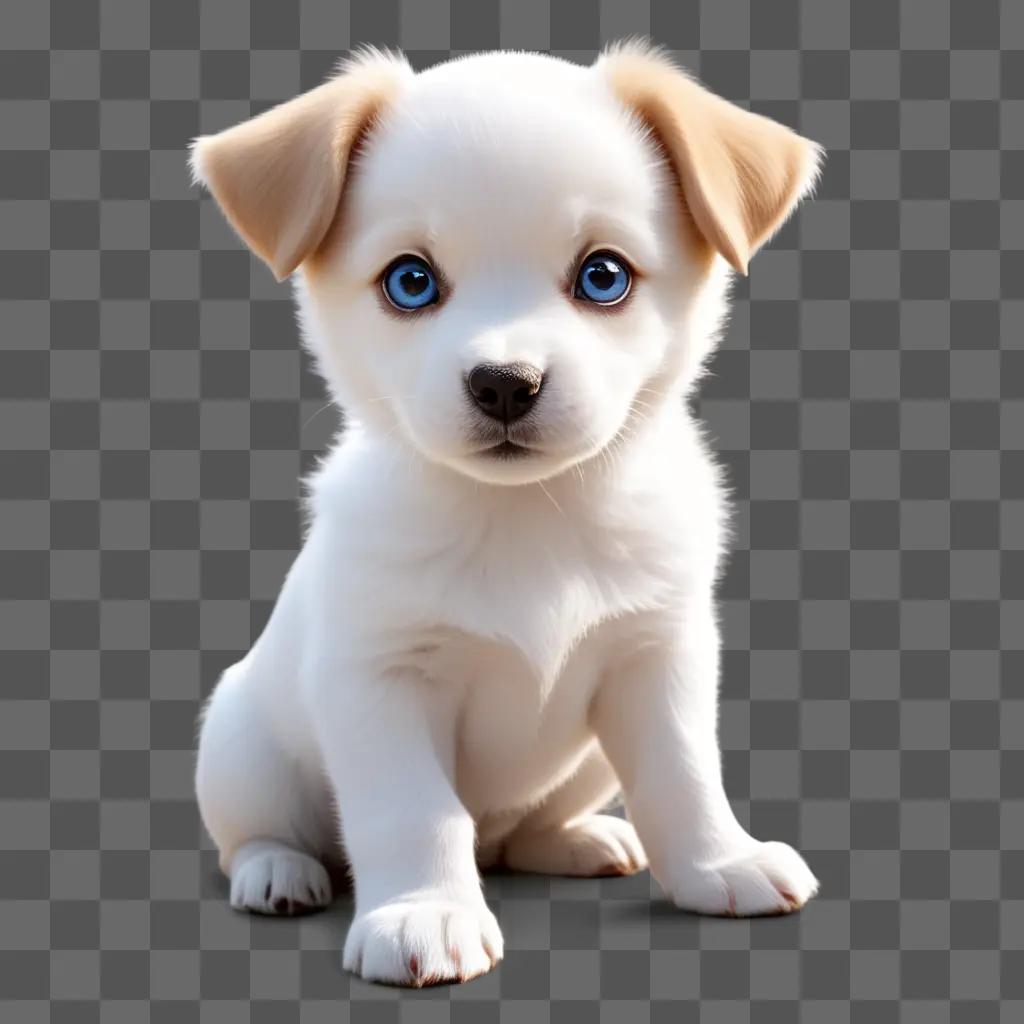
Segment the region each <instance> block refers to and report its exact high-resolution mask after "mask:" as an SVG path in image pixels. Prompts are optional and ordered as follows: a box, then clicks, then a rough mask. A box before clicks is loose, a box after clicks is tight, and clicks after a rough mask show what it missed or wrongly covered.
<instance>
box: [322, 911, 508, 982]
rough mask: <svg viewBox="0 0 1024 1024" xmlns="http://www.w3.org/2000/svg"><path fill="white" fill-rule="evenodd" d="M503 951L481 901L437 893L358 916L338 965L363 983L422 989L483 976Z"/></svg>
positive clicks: (498, 937) (491, 916)
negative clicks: (432, 896) (437, 894)
mask: <svg viewBox="0 0 1024 1024" xmlns="http://www.w3.org/2000/svg"><path fill="white" fill-rule="evenodd" d="M503 954H504V943H503V941H502V937H501V929H500V928H499V927H498V922H497V921H496V920H495V918H494V915H493V914H492V913H491V912H490V910H488V908H487V904H486V903H484V901H483V899H480V900H479V901H476V902H456V901H454V900H451V899H446V898H444V897H443V896H438V898H435V899H413V900H407V901H404V902H400V903H387V904H385V905H384V906H382V907H377V908H376V909H375V910H371V911H369V912H368V913H366V914H361V915H360V916H359V917H357V918H356V919H355V920H354V921H353V922H352V927H351V928H350V929H349V933H348V938H347V939H346V940H345V953H344V956H343V958H342V964H343V965H344V967H345V969H346V970H349V971H352V972H353V973H354V974H358V975H360V976H361V977H362V978H365V979H366V980H367V981H381V982H386V983H388V984H391V985H410V986H413V987H415V988H421V987H422V986H424V985H436V984H439V983H441V982H446V981H460V982H461V981H469V980H470V978H475V977H477V976H478V975H480V974H486V973H487V972H488V971H489V970H490V969H491V968H492V967H493V966H494V965H495V964H496V963H497V962H498V961H499V960H500V959H501V958H502V956H503Z"/></svg>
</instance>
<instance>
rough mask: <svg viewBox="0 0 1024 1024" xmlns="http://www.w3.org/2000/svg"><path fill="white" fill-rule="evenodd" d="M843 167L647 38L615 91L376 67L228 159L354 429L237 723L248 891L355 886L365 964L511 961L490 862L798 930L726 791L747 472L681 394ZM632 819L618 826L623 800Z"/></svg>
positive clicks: (436, 971) (515, 68) (228, 859)
mask: <svg viewBox="0 0 1024 1024" xmlns="http://www.w3.org/2000/svg"><path fill="white" fill-rule="evenodd" d="M818 157H819V150H818V148H817V147H816V146H815V145H813V144H812V143H810V142H808V141H806V140H804V139H802V138H800V137H799V136H797V135H795V134H794V133H793V132H791V131H790V130H789V129H787V128H785V127H783V126H781V125H779V124H776V123H775V122H773V121H770V120H767V119H766V118H764V117H760V116H758V115H755V114H752V113H749V112H747V111H744V110H742V109H740V108H738V107H735V106H733V105H731V104H729V103H727V102H726V101H724V100H722V99H719V98H717V97H715V96H713V95H711V94H710V93H708V92H706V91H704V90H703V89H702V88H701V87H700V86H699V85H697V84H696V83H695V82H694V81H693V80H691V79H690V78H688V77H687V76H686V75H685V74H684V73H682V72H681V71H680V70H678V69H677V68H676V67H674V66H673V65H672V63H671V62H670V60H669V59H667V58H666V57H665V56H664V55H662V54H661V53H660V52H658V51H654V50H651V49H649V48H646V47H645V46H642V45H639V44H628V45H623V46H619V47H617V48H613V49H611V50H609V51H607V52H605V53H604V54H603V55H602V56H601V57H600V58H599V59H598V60H597V62H596V63H595V64H594V65H593V66H592V67H589V68H584V67H580V66H576V65H574V64H570V63H567V62H564V61H561V60H557V59H554V58H551V57H548V56H542V55H537V54H525V53H489V54H484V55H478V56H472V57H468V58H464V59H458V60H453V61H451V62H449V63H446V64H442V65H440V66H438V67H434V68H431V69H430V70H428V71H426V72H423V73H420V74H415V73H414V72H413V71H412V69H411V68H410V67H409V65H408V64H407V63H406V62H405V61H404V59H402V58H401V57H399V56H394V55H390V54H385V53H381V52H377V51H367V52H364V53H362V54H361V55H359V56H356V57H355V58H354V59H352V60H351V61H350V63H348V64H347V65H345V66H344V68H343V69H342V70H341V71H340V73H339V74H338V75H337V76H336V77H334V78H332V79H331V80H330V81H328V82H327V83H325V84H324V85H322V86H320V87H319V88H316V89H314V90H312V91H311V92H309V93H306V94H305V95H302V96H300V97H298V98H297V99H295V100H292V101H291V102H288V103H285V104H283V105H281V106H278V107H276V108H274V109H273V110H270V111H268V112H266V113H264V114H261V115H259V116H258V117H255V118H253V119H252V120H250V121H248V122H246V123H244V124H241V125H238V126H236V127H233V128H229V129H228V130H226V131H223V132H221V133H220V134H218V135H213V136H210V137H204V138H200V139H198V140H197V141H196V143H195V145H194V148H193V154H192V166H193V169H194V173H195V176H196V178H197V179H198V180H199V181H201V182H202V183H203V184H205V185H206V187H207V188H208V189H209V190H210V192H212V194H213V196H214V198H215V199H216V201H217V202H218V204H219V205H220V207H221V209H222V210H223V212H224V214H225V216H226V217H227V219H228V221H229V222H230V223H231V225H232V226H233V228H234V229H235V230H236V231H237V232H238V234H239V235H240V236H241V237H242V239H244V241H245V242H246V243H247V244H248V245H249V246H250V247H251V249H252V250H253V251H254V252H255V253H256V254H257V255H258V256H260V257H261V258H262V259H263V260H264V261H265V262H266V263H267V264H268V265H269V267H270V269H271V270H272V271H273V272H274V274H275V275H276V277H277V278H278V279H283V278H285V277H287V276H289V275H291V274H293V273H294V274H295V277H294V278H293V281H294V289H295V295H296V299H297V303H298V307H299V311H300V318H301V324H302V327H303V333H304V337H305V343H306V344H307V345H308V346H309V348H310V350H311V351H312V353H313V354H314V356H315V358H316V360H317V363H318V366H319V368H320V370H321V372H322V373H323V376H324V377H325V379H326V381H327V382H328V384H329V386H330V389H331V392H332V395H333V397H334V398H336V400H337V401H338V403H340V405H341V406H343V407H344V409H345V411H346V414H347V429H346V430H345V432H344V436H342V437H341V438H340V440H339V441H338V443H337V445H336V446H335V447H334V449H333V450H332V451H331V452H330V454H328V455H327V456H326V458H325V459H324V461H323V463H322V465H321V466H320V468H319V470H318V472H317V473H316V474H315V476H314V478H313V479H312V480H311V481H310V497H309V513H310V523H309V528H308V531H307V536H306V538H305V543H304V546H303V549H302V551H301V553H300V554H299V556H298V558H297V559H296V561H295V564H294V566H293V567H292V569H291V571H290V572H289V574H288V577H287V580H286V582H285V584H284V587H283V590H282V592H281V595H280V598H279V600H278V602H277V606H276V608H275V609H274V612H273V615H272V616H271V619H270V621H269V623H268V624H267V627H266V630H265V631H264V633H263V635H262V636H261V637H260V638H259V640H257V642H256V644H255V645H254V646H253V648H252V650H251V651H250V652H249V654H248V655H247V656H246V657H245V658H244V659H243V660H242V661H240V662H239V663H238V664H236V665H234V666H232V667H231V668H229V669H228V670H227V671H226V672H225V673H224V676H223V678H222V679H221V680H220V682H219V683H218V685H217V688H216V691H215V692H214V694H213V696H212V698H211V700H210V702H209V704H208V706H207V708H206V712H205V717H204V720H203V723H202V728H201V736H200V741H199V755H198V765H197V775H196V788H197V793H198V798H199V806H200V809H201V812H202V817H203V821H204V822H205V824H206V827H207V828H208V829H209V832H210V834H211V836H212V837H213V840H214V842H215V843H216V845H217V848H218V850H219V854H220V864H221V867H222V868H223V870H224V871H225V873H226V874H228V875H229V876H230V879H231V903H232V905H233V906H235V907H238V908H240V909H247V910H251V911H256V912H261V913H294V912H296V911H298V910H301V909H306V908H312V907H319V906H323V905H324V904H326V903H327V902H328V901H329V900H330V898H331V891H330V882H329V879H328V874H327V872H326V870H325V867H324V864H325V863H327V862H328V861H330V860H331V859H332V858H333V857H335V856H340V855H341V851H342V850H343V851H344V857H345V859H346V861H347V864H348V865H349V867H350V869H351V873H352V876H353V879H354V887H355V917H354V920H353V923H352V927H351V929H350V931H349V934H348V937H347V941H346V943H345V950H344V957H343V963H344V966H345V967H346V968H348V969H349V970H351V971H354V972H355V973H357V974H360V975H362V977H364V978H367V979H372V980H376V981H382V982H391V983H396V984H400V985H422V984H426V983H430V982H438V981H448V980H459V981H464V980H466V979H468V978H472V977H474V976H476V975H479V974H482V973H484V972H485V971H487V970H489V969H490V968H491V967H492V966H493V965H494V964H495V963H496V962H497V961H498V960H500V959H501V956H502V938H501V933H500V931H499V929H498V925H497V922H496V921H495V918H494V916H493V915H492V913H491V911H490V910H489V909H488V907H487V904H486V903H485V901H484V898H483V895H482V892H481V885H480V877H479V868H480V867H483V866H487V865H490V864H494V863H497V862H500V863H503V864H505V865H507V866H508V867H509V868H511V869H514V870H519V871H533V872H543V873H550V874H559V875H579V876H597V875H620V874H621V875H625V874H629V873H630V872H634V871H638V870H640V869H641V868H643V867H645V866H646V865H647V864H649V865H650V868H651V870H652V872H653V873H654V876H655V878H656V879H657V880H658V882H659V883H660V885H661V886H662V888H663V889H664V890H665V892H666V893H667V895H668V896H669V898H670V899H672V900H673V901H674V902H675V903H676V904H677V905H678V906H679V907H683V908H686V909H688V910H693V911H698V912H701V913H706V914H726V915H748V914H777V913H786V912H788V911H791V910H794V909H796V908H798V907H800V906H801V905H802V904H803V903H804V902H805V901H806V900H807V899H808V898H810V897H811V896H812V895H813V894H814V892H815V890H816V888H817V882H816V880H815V878H814V876H813V875H812V873H811V871H810V870H809V869H808V867H807V865H806V864H805V863H804V861H803V860H802V859H801V857H800V856H799V854H797V853H796V852H795V851H794V850H792V849H791V848H790V847H789V846H786V845H784V844H782V843H779V842H759V841H758V840H756V839H754V838H752V837H751V836H750V835H748V834H747V832H746V831H745V830H744V829H743V827H742V826H741V825H740V824H739V823H738V821H737V820H736V818H735V816H734V815H733V812H732V810H731V809H730V806H729V801H728V799H727V798H726V794H725V791H724V789H723V785H722V775H721V770H720V758H719V750H718V744H717V737H716V726H717V721H716V716H717V688H718V651H719V639H718V628H717V625H716V617H715V605H714V599H713V585H714V582H715V578H716V574H717V572H718V569H719V559H720V555H721V553H722V547H723V536H724V531H725V508H724V499H723V492H722V487H721V485H720V483H719V478H718V473H717V471H716V468H715V466H714V464H713V462H712V460H711V458H710V457H709V455H708V452H707V450H706V449H705V446H704V444H703V442H702V440H701V434H700V429H699V427H698V426H697V424H695V422H694V421H693V419H692V418H691V416H690V414H689V413H688V411H687V407H686V404H685V401H684V398H685V396H686V395H687V393H688V392H689V391H690V390H691V387H692V385H693V384H694V382H695V380H696V378H697V377H698V375H699V373H700V369H701V365H702V362H703V361H704V359H705V357H706V356H707V355H708V354H709V352H710V351H711V349H712V347H713V345H714V343H715V341H716V338H717V337H718V332H719V328H720V324H721V321H722V318H723V314H724V310H725V296H726V290H727V285H728V279H729V276H730V268H731V269H732V270H736V271H739V272H740V273H743V272H745V270H746V266H747V261H748V260H749V259H750V257H751V256H752V255H753V254H754V252H755V251H756V250H757V249H758V247H759V246H760V245H761V244H762V243H763V242H764V241H765V239H767V238H768V237H769V236H770V235H771V234H772V233H773V232H774V231H775V230H776V229H777V228H778V227H779V225H780V224H781V223H782V221H783V220H784V219H785V218H786V216H787V215H788V214H789V212H790V211H791V210H792V208H793V206H794V205H795V204H796V203H797V201H798V200H799V199H800V198H801V196H802V195H803V194H804V193H805V192H806V191H807V190H808V189H809V187H810V186H811V184H812V182H813V180H814V177H815V173H816V168H817V165H818ZM620 792H621V795H622V797H623V799H624V802H625V807H626V810H627V812H628V821H625V820H622V819H620V818H617V817H614V816H611V815H606V814H602V813H601V811H602V808H605V807H606V806H607V805H608V804H609V802H610V801H612V800H613V798H615V797H616V796H617V795H618V794H619V793H620Z"/></svg>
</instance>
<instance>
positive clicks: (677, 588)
mask: <svg viewBox="0 0 1024 1024" xmlns="http://www.w3.org/2000/svg"><path fill="white" fill-rule="evenodd" d="M644 452H645V455H644V457H643V459H642V460H640V461H637V460H636V456H635V454H634V456H633V459H634V462H633V464H631V465H628V466H623V465H621V464H619V465H615V466H612V465H611V464H609V463H598V464H596V465H593V466H587V467H583V469H582V472H581V473H579V474H575V475H568V476H566V477H564V478H562V479H560V480H558V481H554V482H551V483H549V484H548V485H547V486H540V485H538V486H535V487H532V488H522V487H517V488H509V489H494V488H486V487H479V486H475V485H474V484H473V483H472V482H466V481H462V480H460V479H457V478H454V477H453V476H451V475H450V474H443V472H442V474H441V475H438V474H437V473H436V472H434V471H431V470H424V469H423V467H422V466H418V465H415V466H411V465H410V464H409V463H408V462H407V461H403V460H402V459H401V458H400V457H397V458H396V457H394V456H393V454H392V453H389V452H388V451H387V450H386V449H382V448H381V447H380V446H379V445H377V444H375V443H373V442H369V441H367V440H366V439H365V438H363V437H361V436H358V435H357V436H355V437H353V438H350V439H348V440H347V441H346V442H345V444H344V445H343V446H342V447H341V449H339V450H338V451H337V452H335V453H334V455H333V456H332V457H331V459H330V460H329V461H328V462H327V464H326V465H325V467H324V469H323V470H322V472H321V474H320V476H319V477H318V479H317V480H316V481H315V482H314V486H313V501H312V505H313V513H314V526H313V531H312V534H311V538H310V540H311V545H312V546H314V547H322V549H323V554H322V556H321V557H322V558H325V559H329V560H330V561H331V562H332V563H333V564H334V565H336V566H337V570H336V572H334V573H332V574H329V584H328V585H329V588H330V591H331V593H330V595H329V598H328V599H327V605H328V606H329V607H333V608H340V609H343V611H344V614H345V616H346V624H345V625H344V626H340V627H339V628H344V629H345V630H346V632H347V631H349V630H351V631H352V633H353V637H352V647H353V649H354V650H358V651H359V652H360V653H361V654H363V655H364V656H366V657H369V658H372V659H374V660H375V661H376V662H377V665H378V667H388V666H389V665H390V666H394V667H415V668H418V669H419V670H421V671H422V670H425V669H427V668H430V669H433V671H436V672H439V673H447V674H449V675H451V674H462V673H463V672H464V669H463V668H460V666H461V665H463V664H464V663H465V655H466V650H465V647H466V646H467V644H468V645H473V644H477V643H479V642H482V641H484V642H490V643H494V644H498V645H502V646H507V647H509V648H512V649H514V650H515V651H516V652H517V658H518V659H519V660H520V661H521V663H522V665H523V667H524V669H526V670H528V671H529V672H530V673H531V674H532V675H533V676H534V677H535V680H536V681H537V682H538V683H539V684H540V688H541V690H542V691H549V690H550V689H551V687H552V686H553V685H554V683H555V681H556V679H557V677H558V675H559V673H560V671H561V670H562V669H563V667H564V666H565V664H566V661H567V659H568V658H569V657H570V655H572V653H573V651H574V650H575V649H576V648H577V647H578V646H579V644H580V643H581V642H582V641H583V640H584V638H586V637H587V636H589V635H591V634H592V633H593V631H594V630H595V629H597V628H598V627H599V626H600V625H602V624H603V623H608V622H613V621H614V622H620V623H621V622H623V621H626V620H631V619H636V620H637V621H640V620H641V619H643V620H644V621H647V620H648V619H649V618H650V617H651V616H655V617H656V616H658V615H666V616H668V615H671V614H672V613H673V612H674V611H675V610H677V609H678V608H679V607H680V606H681V605H682V604H684V603H685V600H686V595H687V592H688V590H689V589H690V588H699V587H701V586H704V585H706V584H707V582H708V581H709V580H710V578H711V576H712V575H713V573H714V568H715V563H716V561H717V557H718V551H719V546H720V533H721V524H720V514H719V512H718V506H719V503H720V499H719V495H718V489H717V486H716V481H715V474H714V470H713V468H712V466H711V464H710V461H709V460H708V458H707V456H706V454H705V453H704V451H703V449H702V448H701V446H700V443H699V440H698V439H697V437H696V435H695V433H694V432H693V430H692V428H691V427H690V425H689V421H688V420H687V419H686V418H685V416H684V415H683V414H682V412H681V411H680V413H679V414H678V415H673V416H671V417H666V419H665V421H664V422H659V423H658V424H656V428H655V429H652V436H651V438H650V444H649V445H648V446H647V447H646V448H645V449H644ZM669 456H671V458H673V459H674V461H675V465H676V466H678V476H677V475H676V474H666V473H665V472H663V471H662V470H661V469H660V468H659V467H660V465H667V464H668V463H667V462H665V463H662V462H661V459H662V457H665V458H667V457H669ZM613 471H614V472H613ZM424 473H431V478H430V479H425V478H424ZM612 481H614V485H612ZM709 507H711V508H713V509H714V510H715V515H714V516H713V517H710V518H709V517H708V516H707V514H706V512H707V509H708V508H709ZM692 508H699V509H700V510H701V514H700V515H694V514H693V513H692V512H691V511H689V509H692ZM638 628H640V627H638Z"/></svg>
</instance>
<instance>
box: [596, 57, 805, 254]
mask: <svg viewBox="0 0 1024 1024" xmlns="http://www.w3.org/2000/svg"><path fill="white" fill-rule="evenodd" d="M595 68H596V69H597V70H598V71H600V72H601V73H603V74H604V75H605V76H606V78H607V81H608V82H609V84H610V85H611V88H612V90H613V92H614V93H615V94H616V95H617V96H618V98H619V99H620V100H621V101H622V102H623V103H624V104H625V105H626V106H627V107H629V108H631V109H632V110H633V111H634V112H635V113H636V114H638V115H639V117H640V118H641V120H642V121H644V122H646V124H647V125H649V126H650V128H651V129H652V130H653V131H654V133H655V135H656V136H657V138H658V140H659V141H660V142H661V144H662V146H663V147H664V149H665V150H666V152H667V155H668V157H669V160H670V162H671V163H672V166H673V168H674V169H675V172H676V175H677V176H678V179H679V183H680V186H681V188H682V191H683V198H684V199H685V203H686V207H687V209H688V210H689V212H690V215H691V216H692V218H693V222H694V225H695V226H696V228H697V230H698V231H699V232H700V234H701V235H702V236H703V237H704V238H705V239H706V241H707V242H708V243H709V244H710V245H711V246H712V247H713V248H714V249H716V250H717V251H718V252H719V253H721V255H722V256H724V257H725V259H726V260H728V262H729V263H731V264H732V266H733V267H735V268H736V270H738V271H739V272H740V273H741V274H745V273H746V272H747V264H748V262H749V261H750V258H751V257H752V256H753V255H754V253H755V252H757V250H758V249H759V248H760V247H761V245H763V244H764V242H765V241H767V239H768V238H769V237H771V235H772V234H773V233H774V232H775V231H776V230H778V228H779V227H780V226H781V225H782V222H783V221H784V220H785V219H786V217H787V216H788V215H789V213H790V211H791V210H792V209H793V207H794V206H795V205H796V203H797V202H798V200H799V199H800V198H801V197H802V196H803V195H804V194H805V193H806V192H807V191H808V190H809V189H810V188H811V186H812V185H813V184H814V180H815V178H816V175H817V171H818V165H819V162H820V160H821V156H822V150H821V148H820V147H819V146H817V145H816V144H815V143H813V142H809V141H808V140H807V139H804V138H801V137H800V136H799V135H797V134H796V133H795V132H793V131H790V129H789V128H786V127H785V126H783V125H781V124H779V123H778V122H776V121H772V120H770V119H769V118H767V117H762V116H760V115H759V114H752V113H751V112H750V111H747V110H743V109H742V108H740V107H737V106H735V105H734V104H732V103H730V102H728V101H727V100H724V99H722V98H721V97H719V96H715V95H714V94H713V93H710V92H708V91H707V90H706V89H704V88H702V87H701V86H700V85H698V84H697V83H696V82H695V81H693V80H692V79H691V78H689V77H688V76H687V75H686V74H685V73H684V72H683V71H681V70H680V69H679V68H677V67H676V66H675V65H674V64H673V63H672V62H671V61H670V60H669V58H668V57H666V56H664V55H663V54H661V53H660V52H658V51H656V50H653V49H651V48H649V47H647V46H645V45H641V44H636V43H629V44H625V45H623V46H619V47H616V48H613V49H612V50H609V51H607V52H606V53H604V54H602V56H601V57H600V58H599V59H598V62H597V64H596V65H595Z"/></svg>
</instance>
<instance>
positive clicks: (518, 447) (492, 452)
mask: <svg viewBox="0 0 1024 1024" xmlns="http://www.w3.org/2000/svg"><path fill="white" fill-rule="evenodd" d="M532 451H533V450H532V449H531V448H527V447H526V445H524V444H517V443H516V442H515V441H507V440H506V441H499V442H498V443H497V444H492V445H491V446H490V447H489V448H483V449H481V450H480V451H479V452H478V454H480V455H484V456H487V457H489V458H494V459H522V458H525V457H526V456H528V455H530V454H532Z"/></svg>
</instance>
